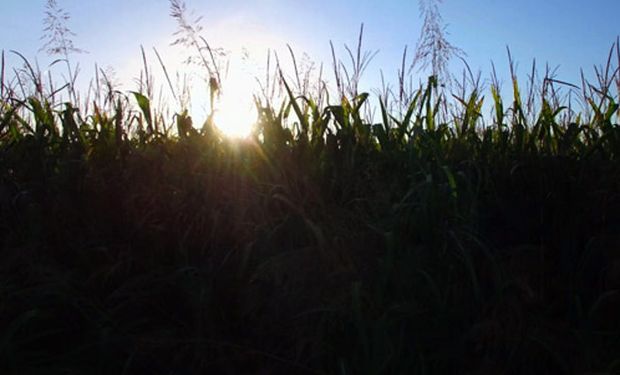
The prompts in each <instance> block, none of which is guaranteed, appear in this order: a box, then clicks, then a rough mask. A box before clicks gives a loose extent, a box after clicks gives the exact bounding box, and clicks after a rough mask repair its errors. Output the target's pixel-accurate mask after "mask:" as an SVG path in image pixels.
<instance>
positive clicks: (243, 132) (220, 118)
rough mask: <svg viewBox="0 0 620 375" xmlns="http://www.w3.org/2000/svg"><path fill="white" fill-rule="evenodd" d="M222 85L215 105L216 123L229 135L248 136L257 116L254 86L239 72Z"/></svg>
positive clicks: (235, 136)
mask: <svg viewBox="0 0 620 375" xmlns="http://www.w3.org/2000/svg"><path fill="white" fill-rule="evenodd" d="M249 82H251V80H250V81H249ZM222 86H223V87H222V93H221V96H220V98H219V99H218V101H217V103H216V106H215V118H214V120H215V125H216V126H217V127H218V129H220V131H222V133H224V134H225V135H227V136H229V137H232V138H247V137H248V136H249V135H250V134H251V133H252V130H253V129H254V125H255V123H256V118H257V113H256V108H255V106H254V103H253V96H252V95H253V89H252V86H251V85H249V84H248V81H247V80H245V79H243V77H242V76H241V75H239V74H238V75H235V76H232V77H228V79H226V80H225V81H224V82H223V84H222Z"/></svg>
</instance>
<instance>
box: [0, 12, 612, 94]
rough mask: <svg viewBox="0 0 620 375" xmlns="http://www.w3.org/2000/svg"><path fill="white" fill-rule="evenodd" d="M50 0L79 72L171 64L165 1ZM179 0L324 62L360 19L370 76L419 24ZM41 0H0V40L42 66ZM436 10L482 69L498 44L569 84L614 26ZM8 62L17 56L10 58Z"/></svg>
mask: <svg viewBox="0 0 620 375" xmlns="http://www.w3.org/2000/svg"><path fill="white" fill-rule="evenodd" d="M57 1H58V3H59V5H60V6H61V7H62V8H64V9H65V10H67V11H68V12H69V13H70V14H71V17H72V18H71V20H70V22H69V27H70V28H71V29H72V30H73V31H74V32H75V33H76V34H77V36H76V37H74V42H75V45H76V46H77V47H80V48H83V49H85V50H87V51H88V52H89V53H88V54H84V55H76V56H75V59H76V61H80V62H81V64H82V68H83V69H82V70H83V71H84V73H83V74H90V73H89V72H92V68H91V67H92V66H93V65H94V62H97V63H99V65H100V66H102V67H106V66H112V67H114V68H115V69H116V70H117V72H118V74H119V76H120V78H121V79H125V78H126V77H128V76H130V75H131V74H134V76H135V75H136V74H137V73H138V70H139V63H140V53H139V46H140V45H141V44H142V45H144V46H145V47H148V48H150V47H153V46H155V47H158V48H159V49H160V50H161V51H162V52H163V54H164V58H165V59H166V60H167V62H168V63H171V64H172V66H175V67H176V66H177V65H174V64H176V62H177V61H179V60H180V57H179V55H178V54H180V51H179V50H178V49H173V48H170V47H169V46H168V45H169V43H170V41H171V40H172V33H173V32H174V30H175V28H176V25H175V22H174V20H172V19H171V18H170V17H169V3H168V1H167V0H88V1H84V0H57ZM186 2H187V6H188V8H190V9H194V10H196V13H197V14H200V15H203V16H204V22H203V25H204V27H205V30H204V35H205V37H206V38H207V39H209V40H212V41H214V42H213V43H214V44H223V45H224V47H227V48H236V47H238V46H239V45H244V44H245V43H248V44H252V43H253V44H254V45H255V50H258V49H259V48H261V47H263V46H270V47H273V48H280V49H281V48H282V47H283V46H284V45H285V43H290V44H291V45H292V46H293V47H294V48H295V50H296V51H297V52H299V53H301V52H307V53H308V55H309V56H310V57H311V58H312V59H314V60H317V61H320V60H323V61H325V62H326V63H329V41H330V40H332V41H333V42H334V43H335V45H336V46H342V45H343V44H344V43H348V44H349V45H354V44H355V41H356V36H357V33H358V30H359V25H360V24H361V23H362V22H363V23H364V24H365V30H366V33H365V40H366V47H367V48H368V49H371V50H379V51H380V52H379V54H378V55H377V57H376V58H375V60H374V61H373V63H372V64H371V66H370V67H369V69H368V76H369V77H371V80H373V79H376V77H378V72H379V70H380V69H383V71H384V72H385V73H386V76H387V77H393V76H394V74H395V72H396V69H397V68H398V66H399V64H400V57H401V54H402V51H403V47H404V46H405V45H409V46H410V49H411V50H412V49H413V47H415V44H416V41H417V38H418V35H419V31H420V26H421V19H420V17H419V10H418V1H417V0H383V1H376V0H357V1H350V0H313V1H297V0H294V1H293V0H227V1H225V2H223V1H201V0H187V1H186ZM44 5H45V1H44V0H2V12H1V13H0V25H2V32H1V33H0V49H4V50H5V51H8V50H11V49H14V50H17V51H20V52H21V53H23V54H24V55H25V56H27V57H28V58H30V59H34V58H35V57H36V58H37V60H38V61H39V63H40V65H42V66H44V65H45V64H46V63H47V62H49V61H50V59H49V58H48V57H46V56H45V54H44V53H43V52H38V49H39V48H40V46H41V41H40V37H41V35H42V29H43V26H42V19H43V11H44ZM441 11H442V14H443V17H444V21H445V22H446V23H447V24H448V32H449V34H450V36H449V40H450V41H451V42H452V43H453V44H455V45H456V46H458V47H460V48H462V49H463V50H464V51H465V52H466V53H467V61H468V62H469V64H470V66H471V67H472V68H473V69H474V70H478V69H480V70H482V72H483V76H485V75H484V74H486V73H488V72H489V70H490V62H491V61H494V62H495V65H496V67H497V68H498V73H500V76H501V78H503V79H504V81H507V78H508V76H507V72H508V64H507V58H506V49H505V47H506V45H508V46H510V48H511V50H512V53H513V56H514V57H515V59H516V60H517V61H518V62H519V71H520V72H521V73H526V72H527V71H528V68H529V66H530V64H531V61H532V59H534V58H536V59H537V61H538V63H539V65H540V66H541V67H542V66H544V64H545V63H549V64H550V65H551V66H552V67H555V66H557V65H559V66H560V69H559V71H558V79H562V80H566V81H569V82H574V83H578V77H579V69H580V68H581V67H583V68H584V70H585V71H586V72H588V73H591V72H592V66H593V65H595V64H596V65H600V64H603V63H604V62H605V59H606V56H607V53H608V51H609V48H610V46H611V44H612V42H613V41H615V38H616V36H617V35H618V34H620V27H618V14H620V1H618V0H592V1H585V0H580V1H578V0H544V1H541V0H520V1H498V0H445V1H444V3H443V5H442V6H441ZM227 44H228V45H227ZM341 56H342V57H344V55H343V54H342V55H341ZM261 58H262V57H261ZM10 61H13V62H16V61H17V60H15V59H14V58H13V57H11V58H10ZM153 63H155V61H153ZM178 66H181V65H178Z"/></svg>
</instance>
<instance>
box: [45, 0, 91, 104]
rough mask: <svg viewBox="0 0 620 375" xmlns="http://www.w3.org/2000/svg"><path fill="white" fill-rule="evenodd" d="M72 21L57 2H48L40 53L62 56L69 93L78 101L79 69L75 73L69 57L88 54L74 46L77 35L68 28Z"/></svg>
mask: <svg viewBox="0 0 620 375" xmlns="http://www.w3.org/2000/svg"><path fill="white" fill-rule="evenodd" d="M70 19H71V15H70V14H69V12H67V11H65V10H64V9H62V8H61V7H60V6H59V5H58V2H57V1H56V0H47V3H46V5H45V18H44V19H43V26H44V28H43V36H42V37H41V40H42V41H43V42H44V43H43V46H42V47H41V49H40V50H39V51H45V52H46V53H47V54H48V55H50V56H60V57H61V58H63V60H64V61H65V64H66V67H67V73H68V75H69V77H68V79H67V81H68V84H69V91H70V94H71V96H72V99H73V100H74V101H76V100H75V99H76V95H75V90H74V83H75V80H76V78H77V77H76V75H77V69H76V71H75V72H74V70H73V68H72V67H71V63H70V61H69V55H70V54H72V53H86V51H85V50H82V49H80V48H77V47H76V46H75V45H74V44H73V40H72V39H71V38H72V37H74V36H75V35H76V34H75V33H74V32H73V31H71V29H70V28H69V26H67V24H68V23H69V20H70Z"/></svg>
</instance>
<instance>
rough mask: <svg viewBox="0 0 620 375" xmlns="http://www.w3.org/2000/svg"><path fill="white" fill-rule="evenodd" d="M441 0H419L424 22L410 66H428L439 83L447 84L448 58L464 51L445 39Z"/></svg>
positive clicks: (463, 53) (460, 55) (459, 54)
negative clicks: (440, 6) (440, 7)
mask: <svg viewBox="0 0 620 375" xmlns="http://www.w3.org/2000/svg"><path fill="white" fill-rule="evenodd" d="M442 1H443V0H420V13H421V14H422V16H423V17H424V22H423V24H422V30H421V31H420V37H419V40H418V44H417V46H416V52H415V57H414V59H413V63H412V66H413V65H416V64H419V69H420V70H424V69H426V68H429V67H430V69H431V74H432V75H434V76H435V77H437V80H438V82H439V84H440V85H449V84H450V81H451V77H450V73H449V69H448V68H449V66H448V64H449V63H450V59H451V58H452V57H462V56H463V55H465V52H464V51H463V50H461V49H460V48H458V47H456V46H454V45H453V44H452V43H450V42H449V41H448V39H447V35H448V32H447V30H446V25H445V24H444V22H443V18H442V16H441V12H440V11H439V4H440V3H441V2H442Z"/></svg>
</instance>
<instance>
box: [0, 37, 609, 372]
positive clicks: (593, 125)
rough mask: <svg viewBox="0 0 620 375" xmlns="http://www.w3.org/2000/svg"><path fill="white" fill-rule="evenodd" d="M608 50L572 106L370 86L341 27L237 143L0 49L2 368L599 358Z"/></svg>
mask: <svg viewBox="0 0 620 375" xmlns="http://www.w3.org/2000/svg"><path fill="white" fill-rule="evenodd" d="M203 41H204V40H203ZM360 41H361V38H360ZM191 43H194V44H195V45H198V48H199V49H200V51H201V52H204V53H207V54H206V55H202V56H203V62H204V63H205V64H209V63H211V62H210V61H208V59H207V58H206V57H205V56H211V57H210V58H211V59H212V62H215V57H214V55H212V54H211V55H209V52H210V51H211V50H210V47H209V46H208V44H206V41H204V43H205V45H204V46H203V45H202V44H201V43H202V42H201V40H200V39H193V40H192V41H191ZM619 47H620V46H619V44H618V42H616V43H615V44H614V48H612V50H611V52H610V55H609V59H608V61H607V69H606V70H605V69H602V70H598V71H597V76H598V80H599V82H598V85H590V84H587V83H585V82H584V85H583V91H579V92H578V94H579V95H580V97H581V98H580V101H581V102H582V103H583V106H582V109H581V110H580V111H577V110H575V109H574V104H573V103H574V102H575V101H576V100H574V99H570V98H568V97H565V96H563V94H562V92H566V89H568V90H569V91H568V92H570V93H572V94H571V95H575V91H574V89H573V88H571V87H567V86H566V85H565V84H564V83H562V82H560V81H557V80H555V79H553V78H552V77H551V75H549V74H546V75H545V78H544V79H542V80H541V82H540V84H536V82H535V81H534V80H533V81H532V82H530V84H529V85H528V88H527V89H526V92H527V93H528V94H526V95H523V94H522V88H521V86H520V85H519V82H517V80H516V79H515V74H514V73H513V76H512V89H513V90H512V91H513V97H512V98H503V97H501V95H500V88H499V85H498V84H497V83H496V82H497V79H496V78H495V79H492V81H491V82H492V84H491V85H490V87H488V88H485V87H482V85H480V84H479V82H480V81H479V79H476V77H475V76H474V75H473V74H468V75H466V76H465V80H464V83H463V84H462V85H461V86H460V87H456V88H455V89H454V91H453V92H447V91H445V90H441V87H439V86H440V85H439V84H438V80H437V78H436V77H430V79H429V80H428V82H427V84H425V85H423V86H421V87H419V88H418V89H412V90H408V91H407V92H406V93H405V92H404V91H406V90H405V88H404V86H405V85H404V84H402V82H404V79H400V82H401V85H400V87H398V88H397V90H395V93H393V92H392V91H390V90H389V89H388V90H386V91H385V92H384V93H383V94H382V95H380V96H379V98H378V100H377V98H374V97H373V96H372V95H369V94H367V93H358V92H357V89H356V88H357V83H356V82H355V80H356V79H359V74H361V72H362V71H363V68H364V66H365V64H366V62H365V61H359V60H358V61H357V62H355V58H356V57H355V56H358V59H361V60H365V59H367V58H369V56H370V55H368V54H363V53H360V49H361V44H360V45H359V46H358V50H357V51H354V50H351V49H349V50H348V51H349V53H350V56H351V57H352V59H353V61H354V63H353V65H354V68H353V70H352V71H353V72H354V73H352V74H348V73H347V74H344V73H343V71H344V65H342V64H341V63H339V62H337V61H336V58H335V57H334V66H335V72H336V75H337V77H339V79H338V80H337V83H338V91H339V92H340V93H346V94H347V95H344V96H342V97H341V98H337V99H336V100H335V99H334V98H329V95H328V93H329V92H328V91H319V92H317V93H315V94H312V93H311V91H310V90H307V89H304V90H305V92H304V93H303V95H300V93H299V92H298V91H301V90H302V87H308V86H307V85H306V84H305V83H303V84H302V81H303V74H300V73H299V72H298V73H297V74H296V77H297V79H298V81H297V84H296V85H295V84H293V83H292V82H290V81H289V80H285V79H283V78H282V77H283V75H280V76H277V75H276V77H272V78H273V79H274V84H276V85H278V84H279V85H280V87H281V89H282V93H283V97H281V99H282V100H281V105H280V104H279V103H278V102H277V101H276V100H275V99H273V98H268V97H264V98H262V97H257V100H256V103H257V106H258V108H259V118H258V122H257V126H256V129H255V132H254V134H253V135H252V136H251V137H250V138H248V139H246V140H231V139H227V138H226V137H224V136H223V135H222V134H221V133H220V132H219V131H218V129H217V126H216V124H215V123H214V122H213V121H214V120H213V117H212V116H209V117H208V118H207V119H206V120H205V122H204V123H203V124H198V123H196V122H195V120H194V119H192V118H191V117H190V116H189V115H188V112H187V111H185V110H184V108H179V109H178V110H177V113H176V115H174V116H167V115H166V111H165V109H163V108H157V106H155V105H154V104H153V97H154V96H153V95H152V93H150V92H149V90H147V88H148V87H149V86H150V85H151V86H152V83H151V84H149V83H148V82H147V83H146V84H145V85H144V86H143V87H144V90H138V91H136V92H133V93H130V94H128V95H126V94H123V93H119V92H116V91H114V90H112V89H108V88H106V87H105V85H104V86H100V87H99V89H98V91H96V94H97V95H95V96H94V97H95V98H97V99H96V100H94V104H93V101H90V102H89V104H88V105H85V104H80V102H79V100H78V99H77V94H76V93H74V92H73V85H72V84H70V85H68V86H65V87H60V88H58V89H54V88H51V87H45V86H46V85H45V84H44V83H43V81H44V78H43V77H42V76H41V74H40V73H39V72H38V71H37V68H36V67H32V66H30V65H28V62H27V60H25V59H24V62H25V63H26V64H27V65H26V68H25V70H24V72H25V75H26V76H27V78H25V75H24V72H19V71H18V72H17V73H16V75H15V77H14V78H13V79H10V78H8V75H7V74H5V71H6V67H5V65H4V54H3V55H2V62H3V63H2V66H1V71H2V79H1V81H2V82H1V85H0V87H1V93H0V96H1V101H0V105H1V107H0V207H1V208H2V210H1V215H0V229H1V233H3V234H2V236H1V237H0V238H1V240H2V248H1V249H2V259H3V261H2V262H1V263H0V369H2V373H5V374H74V373H75V374H78V373H86V372H88V373H101V374H108V373H114V374H142V373H145V374H146V373H148V374H203V373H218V374H255V373H258V374H260V373H298V374H302V373H304V374H305V373H307V374H341V375H345V374H441V373H451V374H453V373H468V374H486V373H489V374H490V373H493V374H498V373H506V374H532V373H541V374H543V373H544V374H549V373H610V374H611V373H615V372H617V371H618V368H619V363H620V356H619V355H618V353H620V325H619V324H618V319H617V317H618V313H619V312H620V293H619V290H620V289H619V288H620V273H619V270H620V268H619V267H620V253H619V252H618V250H619V249H620V236H619V235H618V233H620V232H619V229H620V216H619V212H620V195H619V194H618V193H619V191H620V189H619V186H618V184H619V181H620V164H619V163H618V153H619V152H620V143H619V142H620V127H619V126H618V115H619V112H618V110H619V108H618V104H617V102H618V91H617V90H615V89H616V88H617V87H618V86H620V85H619V82H620V78H619V76H618V74H617V73H618V72H617V70H615V71H614V68H613V66H615V64H614V61H615V58H616V57H618V60H620V57H619V56H620V50H619ZM160 61H161V59H160ZM619 62H620V61H619ZM214 65H215V63H214ZM68 66H69V65H68ZM145 66H146V64H145ZM69 67H70V66H69ZM356 67H357V68H356ZM69 69H70V68H69ZM166 74H167V73H166ZM143 76H144V77H148V76H149V73H148V71H146V70H145V72H144V75H143ZM300 77H301V78H300ZM346 77H349V79H348V81H347V78H346ZM351 77H353V78H351ZM356 77H357V78H356ZM532 77H534V75H532ZM210 83H211V84H212V85H211V87H212V91H211V93H212V97H213V95H216V92H215V90H216V89H217V85H219V84H221V82H219V81H216V82H215V83H213V82H210ZM170 86H172V85H170ZM563 89H564V90H565V91H562V90H563ZM63 90H71V91H70V94H71V96H70V97H72V98H75V99H74V100H72V101H71V102H62V101H60V100H59V99H58V97H59V95H60V93H62V92H64V91H63ZM487 97H488V98H491V100H492V115H491V116H486V115H485V114H484V113H482V112H483V103H484V100H485V99H486V98H487ZM402 98H407V102H406V103H402ZM330 99H331V100H330ZM372 100H377V108H378V116H377V117H379V121H378V122H377V121H372V120H370V117H369V116H368V113H369V112H370V110H371V109H372V105H370V104H369V103H370V101H372Z"/></svg>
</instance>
